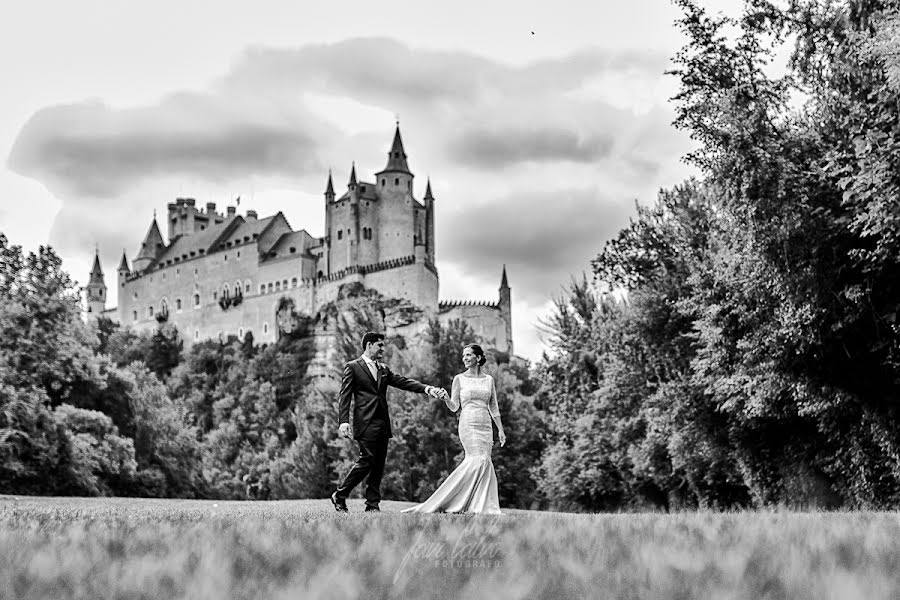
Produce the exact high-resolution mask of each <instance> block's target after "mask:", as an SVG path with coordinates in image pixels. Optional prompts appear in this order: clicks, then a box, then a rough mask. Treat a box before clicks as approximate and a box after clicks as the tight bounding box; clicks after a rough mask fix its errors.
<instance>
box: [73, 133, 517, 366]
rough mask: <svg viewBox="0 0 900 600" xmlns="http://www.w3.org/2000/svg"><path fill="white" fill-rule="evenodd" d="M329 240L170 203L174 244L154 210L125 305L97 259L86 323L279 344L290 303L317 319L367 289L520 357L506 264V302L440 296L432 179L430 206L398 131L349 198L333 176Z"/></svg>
mask: <svg viewBox="0 0 900 600" xmlns="http://www.w3.org/2000/svg"><path fill="white" fill-rule="evenodd" d="M324 202H325V235H324V237H320V238H316V237H313V236H312V235H310V234H309V233H307V232H306V231H305V230H303V229H301V230H299V231H294V230H293V229H292V228H291V226H290V224H288V222H287V219H285V217H284V215H283V214H282V213H281V212H278V213H277V214H275V215H274V216H271V217H266V218H262V219H261V218H259V217H258V215H257V213H256V211H254V210H248V211H246V214H245V215H243V216H241V215H238V214H237V209H236V207H235V206H228V207H227V212H226V213H225V214H222V213H218V212H216V205H215V204H214V203H212V202H207V203H206V208H205V210H204V209H203V208H198V207H197V205H196V201H195V200H194V199H193V198H178V199H177V200H176V201H175V202H174V203H170V204H169V205H168V213H167V215H166V227H167V233H168V235H167V239H168V243H167V242H166V241H165V240H163V237H162V233H161V231H160V228H159V225H158V223H157V220H156V215H155V214H154V218H153V221H152V223H151V224H150V228H149V230H148V231H147V235H146V236H145V237H144V241H143V242H142V243H141V246H140V249H139V251H138V253H137V255H136V256H135V257H134V259H133V260H132V262H131V266H130V267H129V265H128V259H127V257H126V255H125V253H124V251H123V253H122V260H121V262H120V263H119V267H118V269H117V280H116V285H117V286H118V306H117V307H116V308H111V309H107V308H105V306H106V298H107V288H106V285H105V279H104V275H103V270H102V268H101V265H100V258H99V252H98V254H97V256H95V257H94V264H93V268H92V269H91V273H90V280H89V283H88V285H87V286H85V289H84V300H85V302H84V306H85V308H84V317H85V320H91V319H96V318H98V317H100V316H104V317H108V318H111V319H112V320H114V321H117V322H118V323H120V324H121V325H123V326H127V327H131V328H132V329H134V330H138V331H142V330H152V329H154V328H155V327H157V326H158V325H159V323H161V322H169V323H172V324H174V325H175V326H176V327H177V328H178V330H179V331H180V332H181V334H182V337H183V338H184V340H185V343H186V344H187V345H190V344H191V343H193V342H197V341H200V340H205V339H226V338H227V337H228V336H230V335H236V336H237V337H238V338H240V339H243V338H244V336H245V335H246V334H247V333H248V332H252V335H253V338H254V340H255V341H256V342H258V343H271V342H274V341H275V340H276V339H277V337H278V333H279V323H278V320H279V313H278V308H279V306H280V303H281V302H282V298H290V299H291V300H292V301H293V304H294V308H295V310H296V311H297V312H302V313H306V314H309V315H314V314H316V311H317V310H318V308H319V307H321V306H322V305H323V304H325V303H327V302H330V301H333V300H335V299H336V298H337V297H338V290H339V288H340V287H341V286H342V285H344V284H347V283H359V284H362V285H363V286H364V287H366V288H371V289H374V290H377V291H378V292H379V293H381V294H382V295H384V296H387V297H391V298H401V299H406V300H408V301H410V302H411V303H412V304H413V305H415V306H417V307H419V308H420V309H422V310H423V311H424V312H425V314H426V315H428V316H429V317H432V318H433V317H437V318H438V319H439V320H440V321H441V322H442V323H446V322H448V321H450V320H453V319H462V320H464V321H466V322H468V323H469V325H470V326H471V327H472V328H473V330H474V331H475V333H476V334H477V335H478V336H479V337H481V339H482V340H483V341H484V342H485V344H486V345H489V346H490V347H493V348H496V349H498V350H501V351H504V352H508V353H509V354H510V356H512V355H513V341H512V314H511V306H510V288H509V285H508V282H507V277H506V268H505V267H503V271H502V275H501V283H500V289H499V298H498V301H497V302H472V301H449V302H446V301H445V302H440V301H439V300H438V287H439V278H438V271H437V268H436V267H435V236H434V220H435V198H434V196H433V195H432V191H431V182H430V181H428V182H427V185H426V187H425V195H424V197H423V198H422V200H421V201H419V200H417V199H416V198H415V197H414V196H413V174H412V172H411V171H410V170H409V165H408V164H407V155H406V153H405V151H404V149H403V141H402V139H401V137H400V126H399V124H398V125H397V128H396V130H395V133H394V139H393V143H392V144H391V149H390V152H388V161H387V164H386V165H385V167H384V169H382V170H381V171H379V172H378V173H375V181H374V182H366V181H362V180H360V181H357V178H356V165H355V164H353V166H352V167H351V170H350V180H349V182H348V184H347V191H345V192H344V193H343V194H342V195H341V196H340V197H338V196H337V195H336V194H335V191H334V186H333V182H332V177H331V172H330V171H329V173H328V182H327V185H326V187H325V198H324Z"/></svg>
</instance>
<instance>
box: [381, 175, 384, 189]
mask: <svg viewBox="0 0 900 600" xmlns="http://www.w3.org/2000/svg"><path fill="white" fill-rule="evenodd" d="M381 187H384V177H382V178H381Z"/></svg>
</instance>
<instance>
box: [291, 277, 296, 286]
mask: <svg viewBox="0 0 900 600" xmlns="http://www.w3.org/2000/svg"><path fill="white" fill-rule="evenodd" d="M291 287H297V278H296V277H294V278H293V279H291Z"/></svg>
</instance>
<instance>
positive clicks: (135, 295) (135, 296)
mask: <svg viewBox="0 0 900 600" xmlns="http://www.w3.org/2000/svg"><path fill="white" fill-rule="evenodd" d="M134 299H135V300H137V292H135V293H134Z"/></svg>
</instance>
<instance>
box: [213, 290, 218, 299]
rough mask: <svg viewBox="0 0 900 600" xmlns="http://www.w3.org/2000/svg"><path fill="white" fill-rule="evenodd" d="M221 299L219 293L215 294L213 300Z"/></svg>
mask: <svg viewBox="0 0 900 600" xmlns="http://www.w3.org/2000/svg"><path fill="white" fill-rule="evenodd" d="M218 299H219V292H213V300H218Z"/></svg>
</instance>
